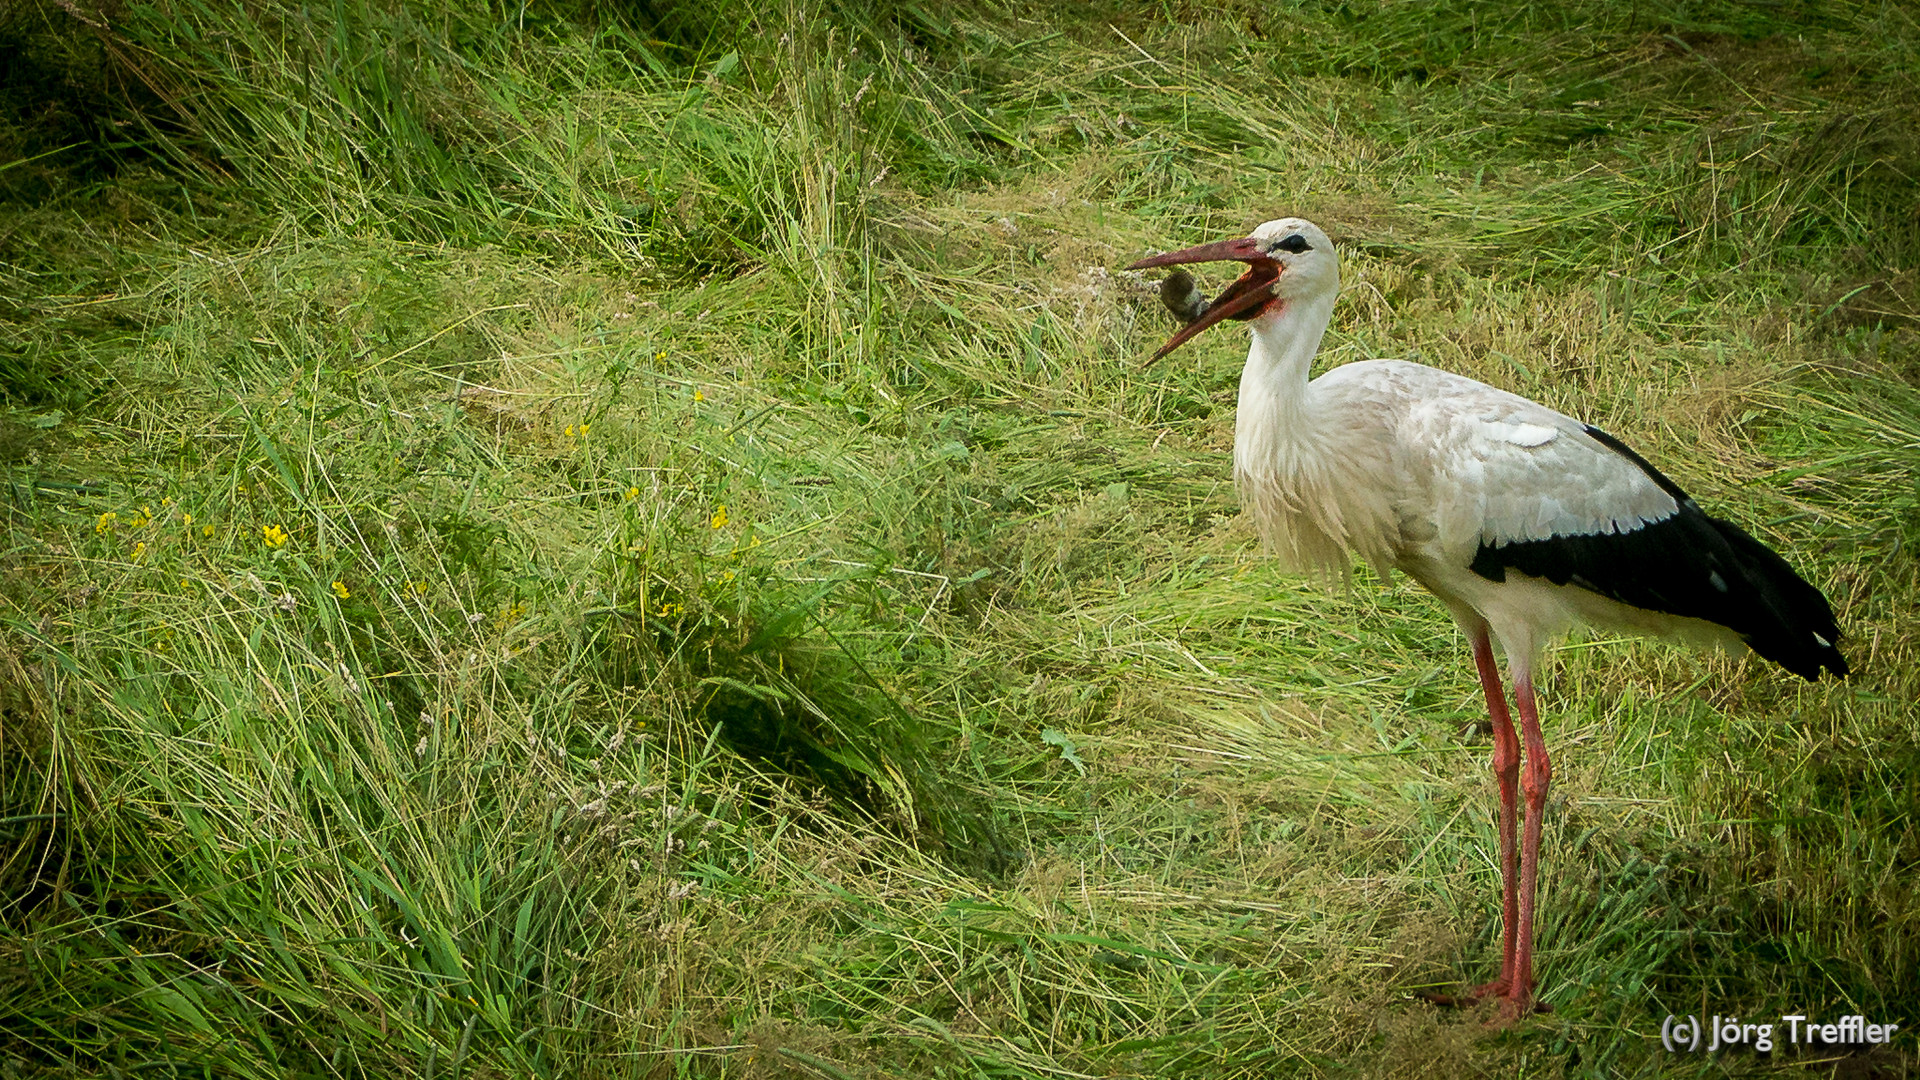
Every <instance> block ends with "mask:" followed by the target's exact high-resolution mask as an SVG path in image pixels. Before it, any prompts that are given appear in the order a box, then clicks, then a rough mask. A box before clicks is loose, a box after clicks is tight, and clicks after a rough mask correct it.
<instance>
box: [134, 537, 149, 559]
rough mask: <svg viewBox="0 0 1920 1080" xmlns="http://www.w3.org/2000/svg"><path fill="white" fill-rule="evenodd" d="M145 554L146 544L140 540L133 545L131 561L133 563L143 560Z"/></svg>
mask: <svg viewBox="0 0 1920 1080" xmlns="http://www.w3.org/2000/svg"><path fill="white" fill-rule="evenodd" d="M146 554H147V542H146V541H145V540H142V541H140V542H139V543H137V544H135V545H133V559H134V561H135V562H139V561H140V559H141V558H143V557H144V556H145V555H146Z"/></svg>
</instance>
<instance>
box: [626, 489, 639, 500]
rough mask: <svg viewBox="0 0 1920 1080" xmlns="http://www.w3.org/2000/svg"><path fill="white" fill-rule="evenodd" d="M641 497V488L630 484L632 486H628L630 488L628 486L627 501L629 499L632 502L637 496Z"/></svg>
mask: <svg viewBox="0 0 1920 1080" xmlns="http://www.w3.org/2000/svg"><path fill="white" fill-rule="evenodd" d="M639 497H640V489H639V487H637V486H630V487H628V488H627V501H628V502H632V501H633V500H635V499H637V498H639Z"/></svg>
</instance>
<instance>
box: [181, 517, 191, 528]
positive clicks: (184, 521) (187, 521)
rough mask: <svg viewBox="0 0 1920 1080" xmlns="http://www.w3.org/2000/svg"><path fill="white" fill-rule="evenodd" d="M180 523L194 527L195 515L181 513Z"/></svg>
mask: <svg viewBox="0 0 1920 1080" xmlns="http://www.w3.org/2000/svg"><path fill="white" fill-rule="evenodd" d="M180 524H182V525H185V526H188V527H189V528H191V527H192V525H193V515H192V514H181V515H180Z"/></svg>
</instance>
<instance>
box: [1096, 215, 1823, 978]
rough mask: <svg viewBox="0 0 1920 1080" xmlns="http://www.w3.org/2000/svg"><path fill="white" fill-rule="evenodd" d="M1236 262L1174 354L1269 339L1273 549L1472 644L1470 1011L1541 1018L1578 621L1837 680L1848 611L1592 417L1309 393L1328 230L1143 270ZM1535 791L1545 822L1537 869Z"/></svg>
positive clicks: (1237, 455)
mask: <svg viewBox="0 0 1920 1080" xmlns="http://www.w3.org/2000/svg"><path fill="white" fill-rule="evenodd" d="M1222 259H1232V260H1236V261H1241V262H1245V263H1247V264H1248V267H1249V269H1248V271H1247V273H1246V274H1245V275H1243V276H1242V277H1241V278H1240V279H1239V280H1238V281H1236V282H1235V283H1234V284H1233V285H1232V286H1231V287H1230V288H1229V289H1228V290H1227V291H1225V292H1223V293H1222V294H1221V295H1220V296H1219V297H1218V298H1216V300H1215V301H1214V302H1213V304H1212V305H1211V306H1210V307H1209V306H1207V305H1205V303H1204V302H1203V301H1199V300H1198V299H1197V294H1191V293H1189V292H1187V291H1186V287H1185V286H1183V287H1182V288H1181V289H1179V290H1169V292H1168V293H1167V295H1168V296H1169V305H1168V306H1169V307H1172V308H1174V309H1175V310H1176V313H1182V314H1184V315H1185V316H1186V317H1188V318H1189V319H1190V324H1189V326H1188V327H1187V328H1186V329H1185V330H1182V331H1181V332H1180V333H1179V334H1176V335H1175V336H1174V338H1173V340H1171V341H1169V342H1168V344H1167V345H1166V346H1165V347H1164V348H1162V349H1161V351H1160V353H1159V354H1157V355H1165V353H1167V352H1168V351H1171V350H1172V349H1173V348H1174V347H1176V346H1178V345H1179V344H1181V343H1182V342H1184V341H1186V340H1188V339H1189V338H1191V337H1192V336H1194V335H1195V334H1197V333H1198V332H1200V331H1201V330H1203V329H1205V328H1206V327H1207V326H1210V325H1213V324H1214V323H1217V322H1219V321H1221V320H1223V319H1227V318H1239V319H1243V320H1246V321H1249V322H1250V323H1251V327H1252V331H1253V343H1252V348H1251V350H1250V351H1249V353H1248V356H1247V365H1246V369H1245V371H1244V372H1243V373H1242V375H1241V379H1240V406H1239V415H1238V418H1237V423H1236V428H1235V433H1234V435H1235V437H1234V479H1235V482H1236V484H1237V486H1238V487H1239V490H1240V495H1241V500H1242V502H1243V503H1244V504H1245V506H1246V507H1247V509H1248V511H1249V513H1250V515H1251V517H1252V518H1253V521H1254V523H1255V525H1256V527H1257V528H1258V529H1259V531H1260V534H1261V536H1262V538H1263V539H1265V540H1266V541H1267V543H1268V545H1269V546H1270V548H1271V549H1272V550H1273V551H1274V552H1275V554H1276V555H1277V556H1278V557H1279V558H1281V559H1282V560H1283V561H1284V562H1285V563H1287V564H1288V565H1290V566H1292V567H1295V568H1298V569H1303V570H1308V569H1314V570H1323V571H1331V572H1339V571H1343V570H1344V569H1345V567H1346V565H1347V561H1348V559H1349V556H1348V554H1347V552H1348V551H1349V550H1353V551H1357V552H1359V553H1360V554H1361V555H1362V556H1363V557H1365V558H1366V559H1367V561H1368V562H1370V563H1372V564H1373V565H1374V567H1375V568H1376V569H1378V570H1380V571H1382V572H1383V573H1384V572H1385V571H1387V570H1389V569H1393V570H1400V571H1402V572H1403V573H1405V574H1407V575H1408V576H1410V577H1412V578H1413V579H1414V580H1416V581H1418V582H1420V584H1422V585H1423V586H1425V587H1426V588H1427V589H1428V590H1429V591H1431V592H1432V593H1433V594H1434V595H1436V596H1438V597H1439V598H1440V599H1441V600H1442V601H1443V602H1444V603H1445V604H1446V605H1447V607H1448V609H1449V610H1450V611H1451V612H1452V614H1453V616H1454V618H1455V620H1456V621H1458V622H1459V624H1460V626H1461V628H1462V629H1463V630H1465V631H1466V634H1467V636H1468V639H1469V640H1470V641H1471V642H1472V646H1473V653H1474V661H1475V665H1476V666H1477V668H1478V669H1479V674H1480V682H1481V688H1482V689H1483V690H1484V691H1485V693H1486V698H1487V706H1488V711H1489V712H1490V714H1491V717H1492V720H1493V732H1494V753H1493V764H1494V772H1495V775H1496V777H1497V778H1498V780H1499V785H1500V795H1501V807H1502V810H1501V817H1500V835H1501V868H1502V878H1503V887H1504V904H1503V907H1504V912H1503V915H1504V939H1505V940H1504V959H1503V963H1502V970H1501V976H1500V978H1499V979H1498V980H1496V981H1494V982H1493V983H1490V984H1488V985H1487V986H1484V987H1480V988H1478V989H1477V990H1476V991H1474V992H1472V993H1471V994H1470V995H1468V998H1478V997H1480V996H1489V995H1490V996H1498V997H1499V998H1501V999H1502V1010H1503V1012H1504V1013H1506V1014H1507V1015H1509V1016H1515V1015H1519V1014H1520V1013H1523V1012H1525V1011H1527V1010H1528V1009H1530V1008H1532V1007H1533V997H1532V989H1533V978H1532V928H1533V891H1534V881H1535V877H1536V873H1535V863H1536V860H1537V857H1538V850H1539V842H1540V819H1541V813H1542V810H1543V808H1544V805H1545V802H1546V793H1547V786H1548V783H1549V782H1550V780H1551V778H1552V768H1551V766H1550V764H1549V761H1548V757H1547V752H1546V744H1545V740H1544V739H1543V737H1542V736H1541V732H1540V722H1539V715H1538V712H1537V710H1536V708H1535V705H1534V693H1533V673H1534V668H1535V665H1536V664H1537V663H1538V661H1539V658H1540V656H1541V654H1542V652H1543V650H1544V648H1545V646H1546V644H1547V643H1548V642H1549V641H1550V640H1552V639H1553V638H1555V637H1557V636H1558V635H1560V634H1563V633H1565V632H1566V631H1567V630H1568V629H1570V628H1571V627H1573V626H1574V625H1575V624H1578V623H1588V624H1595V625H1600V626H1606V627H1610V628H1615V629H1621V630H1627V631H1633V632H1639V633H1650V634H1660V635H1666V636H1675V637H1681V638H1684V639H1689V640H1693V641H1696V642H1701V643H1721V644H1729V645H1738V644H1739V643H1741V642H1745V643H1746V644H1747V645H1749V646H1750V647H1752V648H1753V650H1754V651H1755V652H1758V653H1759V654H1760V655H1762V656H1764V657H1766V658H1767V659H1769V660H1773V661H1774V662H1776V663H1778V664H1780V665H1782V666H1783V667H1786V668H1787V669H1788V670H1790V671H1793V672H1794V673H1796V674H1799V675H1802V676H1804V677H1806V678H1808V679H1813V678H1816V677H1817V676H1818V675H1819V673H1820V671H1821V670H1822V669H1823V668H1824V669H1826V670H1830V671H1832V672H1833V673H1834V674H1836V675H1844V674H1846V670H1847V666H1846V661H1845V660H1844V659H1843V658H1842V657H1841V655H1840V653H1839V652H1838V651H1837V650H1836V649H1835V648H1834V642H1835V641H1837V640H1838V639H1839V636H1840V634H1839V630H1838V629H1837V627H1836V626H1835V623H1834V619H1833V614H1832V611H1831V609H1830V608H1829V607H1828V605H1827V602H1826V599H1825V597H1823V596H1822V595H1821V594H1820V592H1819V590H1817V589H1815V588H1814V587H1813V586H1811V585H1809V584H1807V583H1806V582H1804V581H1802V580H1801V579H1800V578H1799V577H1798V576H1796V575H1795V574H1794V572H1793V570H1792V569H1791V568H1790V567H1789V566H1788V565H1787V563H1786V561H1785V560H1784V559H1782V558H1781V557H1780V556H1779V555H1777V554H1775V553H1774V552H1773V551H1771V550H1769V549H1768V548H1767V547H1765V546H1764V545H1762V544H1761V543H1760V542H1759V541H1757V540H1754V539H1753V538H1752V537H1750V536H1748V535H1747V534H1746V533H1745V532H1743V531H1741V530H1740V529H1739V528H1738V527H1737V526H1734V525H1732V524H1729V523H1727V522H1724V521H1721V520H1718V519H1716V518H1712V517H1709V516H1707V515H1706V514H1705V513H1704V512H1702V511H1701V510H1700V508H1699V507H1698V506H1697V505H1696V504H1695V503H1694V502H1693V500H1692V499H1690V498H1688V497H1687V495H1686V493H1685V492H1683V491H1681V490H1680V488H1679V487H1678V486H1676V485H1675V484H1674V483H1673V482H1672V481H1671V480H1668V479H1667V478H1666V477H1665V476H1663V475H1661V474H1660V472H1659V471H1658V470H1656V469H1655V468H1654V467H1653V466H1651V465H1649V464H1648V463H1647V462H1646V461H1645V460H1644V459H1642V458H1641V457H1639V455H1637V454H1635V453H1634V452H1633V451H1632V450H1629V449H1628V448H1627V447H1626V446H1625V445H1623V444H1621V443H1620V442H1619V441H1618V440H1616V439H1614V438H1612V437H1611V436H1609V435H1607V434H1606V433H1604V432H1602V431H1599V430H1598V429H1596V428H1592V427H1588V426H1587V425H1584V424H1582V423H1580V422H1579V421H1578V420H1575V419H1573V418H1571V417H1568V416H1565V415H1563V414H1561V413H1558V412H1555V411H1554V410H1552V409H1549V408H1547V407H1545V406H1543V405H1539V404H1536V403H1534V402H1531V401H1528V400H1527V399H1525V398H1522V397H1519V396H1516V395H1514V394H1510V393H1507V392H1506V391H1503V390H1498V389H1495V388H1494V387H1491V386H1487V385H1485V384H1484V383H1479V382H1475V381H1474V380H1472V379H1468V378H1465V377H1463V376H1460V375H1455V374H1452V373H1449V372H1445V371H1440V370H1437V369H1434V368H1430V367H1425V366H1422V365H1420V364H1412V363H1406V362H1402V361H1393V360H1372V361H1364V362H1358V363H1350V364H1346V365H1343V366H1341V367H1337V368H1334V369H1333V370H1331V371H1329V372H1327V373H1326V374H1324V375H1322V376H1320V377H1319V378H1317V379H1313V380H1311V381H1309V380H1308V369H1309V367H1310V366H1311V364H1312V361H1313V356H1314V353H1315V352H1316V351H1317V350H1318V349H1319V346H1320V339H1321V336H1322V335H1323V334H1324V333H1325V331H1326V328H1327V323H1328V321H1329V319H1330V318H1331V316H1332V313H1333V304H1334V300H1335V298H1336V296H1337V295H1338V293H1339V264H1338V261H1337V257H1336V256H1335V254H1334V251H1333V247H1332V244H1331V243H1330V242H1329V241H1328V240H1327V238H1326V235H1325V234H1324V233H1322V232H1321V231H1320V230H1319V229H1318V228H1316V227H1315V226H1313V225H1312V224H1311V223H1309V222H1305V221H1301V220H1299V219H1292V218H1289V219H1283V220H1281V221H1273V222H1268V223H1267V224H1265V225H1262V226H1261V227H1260V228H1259V229H1257V230H1255V231H1254V233H1253V235H1252V236H1250V237H1248V238H1246V239H1245V240H1235V241H1225V242H1222V243H1219V244H1210V245H1204V246H1202V247H1198V248H1190V249H1187V250H1186V251H1182V252H1174V253H1172V254H1169V255H1163V256H1157V257H1155V258H1152V259H1145V260H1142V261H1141V262H1139V263H1136V264H1134V265H1135V267H1146V266H1164V265H1173V264H1177V263H1191V262H1201V261H1214V260H1222ZM1176 293H1177V294H1178V295H1176ZM1183 309H1184V310H1183ZM1494 641H1498V642H1499V643H1500V646H1501V648H1502V649H1503V651H1504V652H1505V653H1506V655H1507V665H1508V668H1509V670H1510V674H1511V676H1512V679H1513V688H1514V700H1515V704H1516V705H1517V706H1518V711H1519V713H1520V718H1521V734H1520V735H1516V733H1515V731H1514V725H1513V722H1512V720H1511V718H1510V716H1509V714H1508V711H1507V701H1506V694H1505V691H1504V689H1503V687H1502V686H1501V682H1500V675H1499V670H1498V668H1497V667H1496V666H1495V662H1494V657H1493V649H1492V644H1493V642H1494ZM1522 736H1524V740H1525V746H1526V769H1525V774H1524V776H1522V774H1521V768H1520V765H1521V754H1520V747H1521V738H1522ZM1517 787H1518V788H1523V789H1524V792H1525V795H1526V802H1527V815H1526V826H1525V835H1524V838H1523V840H1522V842H1521V844H1520V845H1519V850H1518V851H1517V852H1516V844H1515V840H1516V837H1515V832H1516V819H1517V817H1518V807H1517V794H1518V792H1517V791H1516V788H1517Z"/></svg>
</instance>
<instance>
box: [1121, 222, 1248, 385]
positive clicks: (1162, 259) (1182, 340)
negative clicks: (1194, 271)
mask: <svg viewBox="0 0 1920 1080" xmlns="http://www.w3.org/2000/svg"><path fill="white" fill-rule="evenodd" d="M1199 262H1243V263H1246V264H1247V272H1246V273H1244V274H1241V275H1240V277H1239V278H1238V279H1237V280H1235V281H1234V283H1233V284H1231V285H1229V286H1227V288H1226V291H1225V292H1222V293H1221V294H1220V295H1219V296H1217V297H1215V298H1214V300H1213V305H1212V306H1211V307H1209V308H1207V311H1206V314H1204V315H1202V316H1200V317H1199V318H1197V319H1195V320H1193V321H1192V322H1190V323H1188V324H1187V325H1186V326H1185V327H1183V328H1182V329H1181V330H1180V332H1179V333H1177V334H1175V335H1173V336H1172V337H1171V338H1168V339H1167V343H1166V344H1165V345H1162V346H1160V351H1159V352H1156V353H1154V354H1153V355H1152V356H1150V357H1148V358H1147V363H1149V364H1151V363H1153V362H1154V361H1155V360H1158V359H1160V358H1161V357H1163V356H1165V355H1167V354H1168V353H1170V352H1172V351H1173V350H1175V349H1177V348H1179V347H1180V346H1182V345H1185V344H1186V343H1187V342H1188V341H1190V340H1192V339H1193V337H1194V336H1195V335H1197V334H1199V333H1200V331H1202V330H1205V329H1206V328H1207V327H1209V326H1212V325H1213V324H1215V323H1217V322H1222V321H1225V320H1227V319H1231V318H1235V317H1245V316H1247V315H1248V313H1249V312H1252V311H1253V310H1255V309H1257V308H1259V307H1260V306H1261V305H1263V304H1265V303H1266V302H1267V301H1269V300H1271V299H1273V294H1272V293H1271V292H1270V291H1268V288H1267V287H1268V286H1270V285H1272V284H1273V283H1274V282H1275V281H1278V280H1279V279H1280V264H1279V263H1277V262H1274V261H1273V260H1272V259H1270V258H1268V257H1267V254H1266V252H1264V251H1261V250H1260V244H1259V241H1257V240H1254V239H1253V238H1252V237H1243V238H1242V239H1239V240H1219V241H1215V242H1214V243H1211V244H1201V245H1200V246H1199V247H1190V248H1187V249H1186V250H1184V251H1169V252H1167V253H1166V254H1165V255H1154V256H1151V257H1149V258H1145V259H1141V260H1140V261H1139V262H1137V263H1134V264H1132V265H1131V266H1128V267H1127V269H1129V270H1145V269H1148V268H1149V267H1154V266H1178V265H1180V264H1182V263H1199Z"/></svg>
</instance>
